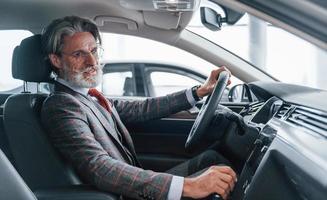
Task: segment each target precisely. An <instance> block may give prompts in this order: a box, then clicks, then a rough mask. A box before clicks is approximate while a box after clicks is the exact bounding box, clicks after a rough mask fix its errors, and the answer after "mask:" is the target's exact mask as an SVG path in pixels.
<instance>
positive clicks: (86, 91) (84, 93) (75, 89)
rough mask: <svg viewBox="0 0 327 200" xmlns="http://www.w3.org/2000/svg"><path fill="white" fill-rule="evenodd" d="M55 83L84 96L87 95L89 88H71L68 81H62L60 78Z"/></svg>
mask: <svg viewBox="0 0 327 200" xmlns="http://www.w3.org/2000/svg"><path fill="white" fill-rule="evenodd" d="M57 81H58V82H59V83H61V84H63V85H64V86H67V87H69V88H70V89H72V90H73V91H75V92H78V93H80V94H82V95H84V96H87V93H88V91H89V88H83V87H76V86H73V85H72V84H71V83H69V82H68V81H66V80H64V79H62V78H59V77H58V78H57Z"/></svg>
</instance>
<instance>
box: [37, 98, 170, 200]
mask: <svg viewBox="0 0 327 200" xmlns="http://www.w3.org/2000/svg"><path fill="white" fill-rule="evenodd" d="M82 107H83V106H82V105H81V104H80V102H79V101H78V100H77V99H75V98H74V97H73V96H70V95H68V94H56V95H52V96H50V97H48V99H47V100H46V101H45V102H44V104H43V108H42V111H41V120H42V123H43V125H44V127H45V128H46V130H48V133H49V135H50V139H51V141H52V143H53V145H54V146H55V147H56V148H57V149H58V150H59V151H60V153H61V154H62V155H63V156H64V157H65V158H66V159H67V160H69V161H71V162H72V164H73V166H74V167H75V168H76V169H77V171H78V173H79V174H80V175H81V176H83V178H84V179H85V180H87V181H88V182H89V183H91V184H93V185H95V186H96V187H97V188H99V189H101V190H104V191H108V192H113V193H116V194H122V195H123V196H127V197H130V198H134V199H166V198H167V194H168V190H169V187H170V184H171V180H172V175H169V174H165V173H156V172H153V171H150V170H143V169H141V168H137V167H134V166H131V165H128V164H126V163H124V162H122V161H119V160H116V159H113V158H112V157H110V155H109V154H108V153H107V152H106V151H105V150H104V149H103V147H102V146H101V145H100V143H99V142H98V141H97V140H96V139H95V137H94V134H93V133H92V131H91V129H90V124H89V120H88V117H87V115H86V113H85V112H83V110H84V109H85V108H84V109H83V108H82Z"/></svg>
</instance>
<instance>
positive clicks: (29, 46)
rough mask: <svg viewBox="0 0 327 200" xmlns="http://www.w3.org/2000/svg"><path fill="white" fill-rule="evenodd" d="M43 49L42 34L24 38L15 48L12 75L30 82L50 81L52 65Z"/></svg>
mask: <svg viewBox="0 0 327 200" xmlns="http://www.w3.org/2000/svg"><path fill="white" fill-rule="evenodd" d="M41 49H42V48H41V35H33V36H31V37H28V38H26V39H24V40H22V42H21V43H20V45H19V46H17V47H16V48H15V49H14V53H13V57H12V76H13V77H14V78H16V79H20V80H24V81H30V82H38V83H40V82H50V81H51V78H50V74H51V66H50V63H49V61H48V59H46V56H45V55H44V53H43V52H42V50H41Z"/></svg>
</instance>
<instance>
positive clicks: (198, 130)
mask: <svg viewBox="0 0 327 200" xmlns="http://www.w3.org/2000/svg"><path fill="white" fill-rule="evenodd" d="M228 79H229V74H228V72H226V71H222V72H220V73H219V77H218V80H217V82H216V85H215V88H214V89H213V91H212V93H211V95H209V96H208V98H207V99H206V101H205V102H204V103H203V105H202V107H201V109H200V111H199V114H198V116H197V118H196V119H195V122H194V124H193V126H192V129H191V131H190V133H189V135H188V137H187V140H186V143H185V148H186V149H191V147H193V146H194V145H196V144H197V143H198V142H199V141H200V139H201V138H202V137H203V135H205V134H204V133H205V130H206V129H207V128H208V126H209V124H210V122H211V120H212V118H213V116H214V114H215V111H216V109H217V106H218V104H219V102H220V100H221V97H222V96H223V93H224V90H225V88H226V86H227V82H228Z"/></svg>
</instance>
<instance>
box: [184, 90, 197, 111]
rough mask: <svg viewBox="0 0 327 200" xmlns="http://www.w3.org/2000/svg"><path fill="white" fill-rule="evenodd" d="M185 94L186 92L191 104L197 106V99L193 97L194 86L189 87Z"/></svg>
mask: <svg viewBox="0 0 327 200" xmlns="http://www.w3.org/2000/svg"><path fill="white" fill-rule="evenodd" d="M185 94H186V98H187V101H188V102H189V104H191V106H192V107H193V106H195V104H196V101H195V99H194V97H193V94H192V88H190V89H187V90H186V92H185Z"/></svg>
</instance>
